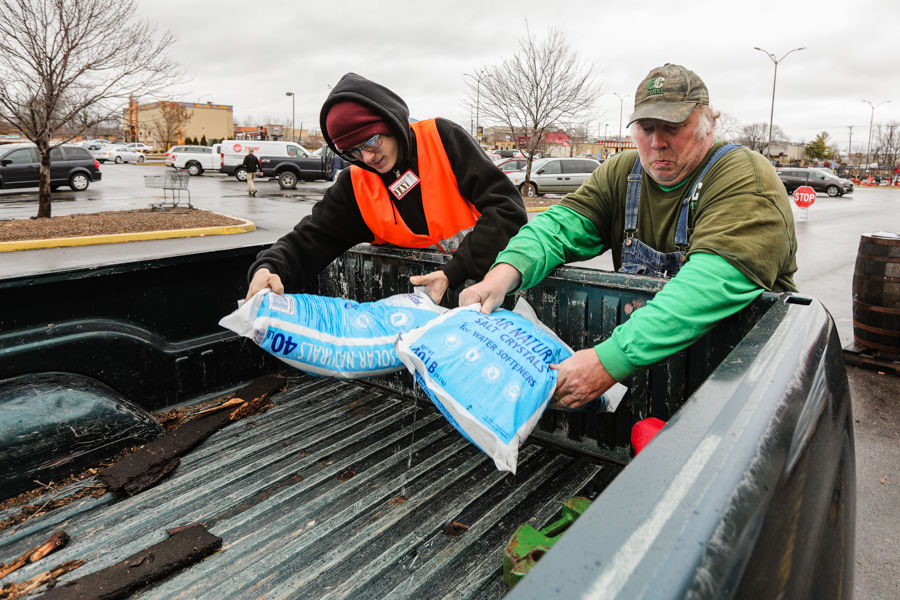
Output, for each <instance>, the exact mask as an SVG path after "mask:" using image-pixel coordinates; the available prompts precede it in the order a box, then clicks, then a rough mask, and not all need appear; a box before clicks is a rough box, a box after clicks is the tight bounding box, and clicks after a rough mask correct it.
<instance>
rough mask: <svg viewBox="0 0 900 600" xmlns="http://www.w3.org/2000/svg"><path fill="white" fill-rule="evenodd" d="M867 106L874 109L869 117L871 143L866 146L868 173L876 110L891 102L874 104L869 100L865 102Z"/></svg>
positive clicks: (885, 101)
mask: <svg viewBox="0 0 900 600" xmlns="http://www.w3.org/2000/svg"><path fill="white" fill-rule="evenodd" d="M863 102H865V103H866V104H868V105H869V106H871V107H872V115H871V116H870V117H869V143H868V145H867V146H866V173H868V172H869V150H871V149H872V125H873V124H874V122H875V109H876V108H878V107H879V106H881V105H882V104H887V103H888V102H890V100H883V101H881V102H879V103H878V104H872V103H871V102H869V101H868V100H863Z"/></svg>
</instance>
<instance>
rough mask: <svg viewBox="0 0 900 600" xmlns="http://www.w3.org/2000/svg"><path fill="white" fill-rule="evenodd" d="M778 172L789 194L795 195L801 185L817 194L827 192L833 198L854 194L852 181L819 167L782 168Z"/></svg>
mask: <svg viewBox="0 0 900 600" xmlns="http://www.w3.org/2000/svg"><path fill="white" fill-rule="evenodd" d="M777 171H778V177H779V178H780V179H781V182H782V183H783V184H784V189H786V190H787V193H788V194H793V193H794V190H796V189H797V188H798V187H800V186H801V185H808V186H809V187H811V188H812V189H814V190H815V191H817V192H825V193H826V194H828V195H829V196H831V197H832V198H833V197H835V196H843V195H844V194H852V193H853V182H852V181H850V180H849V179H843V178H841V177H838V176H837V175H835V174H834V173H831V172H829V171H826V170H824V169H820V168H818V167H808V168H801V167H782V168H780V169H777Z"/></svg>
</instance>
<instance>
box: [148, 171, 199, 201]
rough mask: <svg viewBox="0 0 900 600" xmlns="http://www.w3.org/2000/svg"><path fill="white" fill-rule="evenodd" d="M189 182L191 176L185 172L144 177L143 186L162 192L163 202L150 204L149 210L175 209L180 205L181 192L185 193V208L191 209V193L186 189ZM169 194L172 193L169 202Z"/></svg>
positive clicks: (170, 172) (171, 172)
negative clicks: (158, 189)
mask: <svg viewBox="0 0 900 600" xmlns="http://www.w3.org/2000/svg"><path fill="white" fill-rule="evenodd" d="M190 180H191V176H190V174H188V172H187V171H169V172H166V173H164V174H163V175H144V186H146V187H148V188H161V189H162V191H163V201H162V202H158V203H156V204H151V205H150V208H153V209H157V208H162V207H164V206H171V207H172V208H175V207H176V206H178V204H179V203H181V192H187V207H188V208H193V206H192V205H191V191H190V190H189V189H188V183H189V182H190ZM169 192H172V199H171V200H169ZM176 195H177V197H176Z"/></svg>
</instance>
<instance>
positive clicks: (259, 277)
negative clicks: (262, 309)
mask: <svg viewBox="0 0 900 600" xmlns="http://www.w3.org/2000/svg"><path fill="white" fill-rule="evenodd" d="M265 288H269V289H271V290H272V291H273V292H275V293H276V294H278V295H283V294H284V284H283V283H281V277H279V276H278V275H276V274H275V273H273V272H272V271H270V270H268V269H267V268H265V267H263V268H262V269H259V270H257V271H256V273H254V274H253V279H251V280H250V289H249V290H247V297H246V298H244V300H249V299H250V298H252V297H253V296H254V295H256V292H258V291H259V290H263V289H265Z"/></svg>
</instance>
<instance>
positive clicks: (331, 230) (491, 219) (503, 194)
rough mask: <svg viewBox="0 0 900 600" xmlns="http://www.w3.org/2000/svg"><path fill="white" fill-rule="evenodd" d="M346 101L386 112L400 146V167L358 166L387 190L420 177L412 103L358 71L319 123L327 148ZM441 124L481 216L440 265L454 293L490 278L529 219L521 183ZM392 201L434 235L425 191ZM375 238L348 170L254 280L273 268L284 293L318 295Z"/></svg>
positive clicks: (459, 177) (265, 254)
mask: <svg viewBox="0 0 900 600" xmlns="http://www.w3.org/2000/svg"><path fill="white" fill-rule="evenodd" d="M347 100H352V101H354V102H358V103H359V104H364V105H366V106H368V107H369V108H371V109H372V110H374V111H375V112H377V113H378V114H380V115H382V116H383V117H384V120H385V121H386V122H387V123H388V124H389V125H390V127H391V129H392V130H393V133H394V135H395V136H396V138H397V143H398V146H399V153H398V162H397V165H395V167H394V168H393V169H392V170H391V171H390V172H388V173H385V174H379V173H378V172H377V171H375V169H372V168H370V167H368V166H366V165H365V164H364V163H363V162H361V161H352V162H353V163H354V164H356V165H358V166H360V167H362V168H363V169H366V170H367V171H371V172H373V173H376V174H378V175H379V176H380V178H381V180H382V182H383V183H384V185H385V187H387V186H389V185H391V184H392V183H394V181H396V180H397V178H398V177H399V174H402V173H405V172H406V171H407V169H411V170H412V171H413V173H415V174H416V175H418V174H419V165H418V157H417V156H416V154H417V153H416V143H415V137H414V134H413V131H412V129H411V128H410V127H409V109H408V108H407V106H406V103H405V102H404V101H403V99H402V98H400V97H399V96H398V95H397V94H395V93H394V92H392V91H391V90H389V89H387V88H386V87H384V86H382V85H379V84H377V83H375V82H373V81H370V80H368V79H366V78H365V77H362V76H360V75H357V74H355V73H347V74H346V75H344V76H343V77H342V78H341V80H340V81H339V82H338V84H337V85H336V86H335V87H334V89H332V91H331V93H330V94H329V95H328V98H326V100H325V103H324V104H323V105H322V111H321V113H320V115H319V122H320V125H321V128H322V132H323V135H324V136H325V141H326V142H327V143H328V145H329V146H330V147H331V148H332V149H334V150H337V148H336V147H335V145H334V142H333V141H332V140H331V137H330V136H329V135H328V131H327V129H326V128H325V118H326V116H327V115H328V111H329V110H330V109H331V107H332V106H333V105H334V104H336V103H338V102H344V101H347ZM436 123H437V130H438V134H439V135H440V138H441V142H442V143H443V145H444V150H445V151H446V153H447V157H448V159H449V160H450V168H451V169H452V170H453V173H454V174H455V175H456V182H457V185H458V186H459V192H460V194H461V195H462V197H463V198H465V199H466V200H468V201H469V202H471V203H472V204H473V205H474V206H475V208H476V209H477V210H478V212H479V213H481V217H480V218H479V219H478V221H477V222H476V223H475V227H474V228H473V229H472V231H470V232H469V234H468V235H467V236H466V237H465V239H463V240H462V242H461V243H460V245H459V248H457V250H456V251H455V252H454V253H453V256H452V258H451V259H450V260H449V261H448V262H447V263H446V264H444V265H443V267H441V268H442V269H443V271H444V273H445V274H446V275H447V279H448V280H449V282H450V289H451V290H456V289H458V288H459V287H461V286H462V285H463V284H464V283H465V281H466V280H467V279H474V280H476V281H477V280H480V279H481V278H482V277H484V275H485V273H487V270H488V269H489V268H490V266H491V265H492V264H493V263H494V259H495V258H496V257H497V254H498V253H499V252H500V251H501V250H503V249H504V248H505V247H506V244H507V242H509V240H510V238H512V236H514V235H515V234H516V233H517V232H518V231H519V228H520V227H521V226H522V225H524V224H525V223H526V222H527V220H528V219H527V216H526V213H525V206H524V204H523V202H522V197H521V196H520V195H519V193H518V191H516V188H515V186H513V184H512V182H510V181H509V179H508V178H507V177H506V175H505V174H504V173H503V172H502V171H501V170H500V169H498V168H497V167H496V166H494V164H493V163H492V162H491V161H490V160H489V159H488V157H487V156H486V155H485V153H484V151H482V150H481V148H479V147H478V145H477V144H476V143H475V141H474V140H473V139H472V137H471V136H470V135H469V134H468V132H466V130H465V129H463V128H462V127H460V126H459V125H457V124H455V123H453V122H452V121H448V120H446V119H441V118H438V119H436ZM388 197H389V198H391V200H392V201H393V202H394V207H395V210H396V214H397V215H398V218H402V219H403V221H404V222H405V223H406V225H407V226H408V227H409V228H410V230H411V231H413V232H414V233H417V234H427V233H428V224H427V222H426V220H425V211H424V209H423V207H422V194H421V186H418V185H417V186H415V187H414V188H412V190H411V191H410V192H409V193H407V194H406V195H405V196H404V197H403V198H402V199H401V200H396V199H394V198H393V196H392V195H391V193H390V191H389V192H388ZM374 239H375V237H374V235H373V234H372V231H371V230H370V229H369V227H368V226H367V225H366V222H365V220H364V219H363V217H362V214H361V213H360V210H359V206H358V205H357V203H356V197H355V196H354V193H353V184H352V182H351V179H350V169H344V170H343V171H341V172H340V174H339V175H338V178H337V180H336V181H335V182H334V184H333V185H332V186H331V187H330V188H328V190H326V192H325V195H324V197H323V198H322V200H320V201H319V202H317V203H316V204H315V205H314V206H313V209H312V214H310V215H309V216H307V217H304V218H303V219H302V220H301V221H300V223H298V224H297V225H296V226H295V227H294V229H293V230H292V231H291V232H289V233H287V234H286V235H285V236H284V237H282V238H281V239H279V240H278V241H277V242H275V243H274V244H273V245H272V246H271V247H270V248H268V249H266V250H263V251H262V252H260V253H259V254H258V255H257V260H256V262H254V263H253V265H252V266H251V267H250V272H249V275H248V281H249V279H250V278H252V277H253V274H254V273H255V272H256V271H257V270H258V269H260V268H261V267H267V268H268V269H269V270H270V271H272V272H273V273H277V274H278V275H279V276H280V277H281V280H282V282H283V283H284V287H285V291H286V292H288V293H297V292H315V291H316V290H317V277H318V274H319V272H320V271H321V270H322V269H323V268H325V267H326V266H327V265H328V263H330V262H331V261H332V260H334V259H335V258H337V257H338V256H340V255H341V254H342V253H343V252H344V251H346V250H347V249H348V248H351V247H352V246H354V245H356V244H359V243H362V242H372V241H373V240H374Z"/></svg>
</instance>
